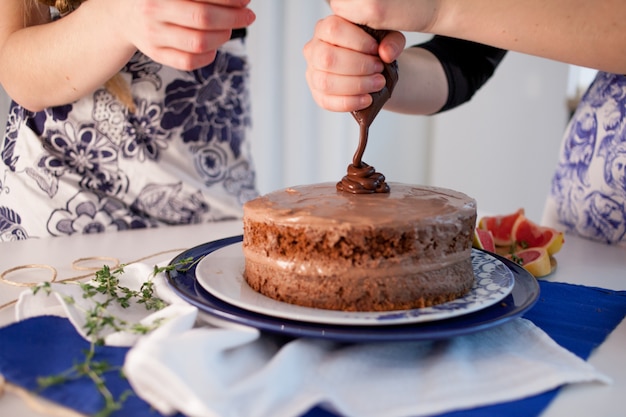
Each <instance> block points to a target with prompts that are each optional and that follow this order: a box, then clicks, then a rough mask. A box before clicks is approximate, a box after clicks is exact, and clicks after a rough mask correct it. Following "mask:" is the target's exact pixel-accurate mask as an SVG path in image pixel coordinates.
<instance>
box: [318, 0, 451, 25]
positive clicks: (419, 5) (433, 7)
mask: <svg viewBox="0 0 626 417" xmlns="http://www.w3.org/2000/svg"><path fill="white" fill-rule="evenodd" d="M329 3H330V7H331V9H332V11H333V12H334V13H335V14H336V15H337V16H341V17H343V18H344V19H346V20H349V21H351V22H355V23H359V24H363V25H367V26H370V27H372V28H374V29H387V30H398V31H400V30H402V31H413V32H428V29H429V28H430V27H431V25H432V24H433V23H434V22H435V20H436V18H437V10H438V3H439V2H438V0H329Z"/></svg>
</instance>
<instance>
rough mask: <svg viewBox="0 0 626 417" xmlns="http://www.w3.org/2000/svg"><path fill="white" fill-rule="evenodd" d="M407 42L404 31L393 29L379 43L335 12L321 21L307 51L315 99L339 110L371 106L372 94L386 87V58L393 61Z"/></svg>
mask: <svg viewBox="0 0 626 417" xmlns="http://www.w3.org/2000/svg"><path fill="white" fill-rule="evenodd" d="M405 44H406V39H405V37H404V35H403V34H402V33H400V32H395V31H391V32H389V33H388V34H387V36H385V38H384V39H383V40H382V41H381V42H380V44H378V43H377V42H376V40H375V39H374V38H373V37H371V36H370V35H368V34H367V33H366V32H365V31H364V30H363V29H361V28H360V27H358V26H357V25H355V24H354V23H351V22H349V21H347V20H345V19H342V18H341V17H338V16H333V15H331V16H328V17H326V18H324V19H322V20H320V21H319V22H318V23H317V25H316V26H315V31H314V34H313V38H312V39H311V40H310V41H309V42H308V43H307V44H306V45H305V46H304V50H303V53H304V57H305V59H306V61H307V71H306V80H307V83H308V84H309V88H310V90H311V93H312V95H313V99H314V100H315V102H316V103H317V104H318V105H319V106H320V107H322V108H324V109H326V110H331V111H337V112H349V111H354V110H361V109H364V108H366V107H368V106H369V105H370V104H371V103H372V97H371V95H370V94H369V93H373V92H376V91H379V90H381V89H382V88H383V87H384V86H385V77H384V76H383V75H382V74H381V72H382V70H383V61H384V62H387V63H390V62H393V61H394V60H395V59H396V58H397V57H398V56H399V55H400V53H401V52H402V50H403V49H404V46H405Z"/></svg>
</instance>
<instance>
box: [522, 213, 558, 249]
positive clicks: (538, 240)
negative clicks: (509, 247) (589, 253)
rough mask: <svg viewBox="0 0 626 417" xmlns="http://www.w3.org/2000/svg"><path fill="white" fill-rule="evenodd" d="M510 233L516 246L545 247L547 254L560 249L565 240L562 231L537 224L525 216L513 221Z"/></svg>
mask: <svg viewBox="0 0 626 417" xmlns="http://www.w3.org/2000/svg"><path fill="white" fill-rule="evenodd" d="M512 235H513V240H515V242H516V244H517V246H518V247H520V248H539V247H540V248H545V249H546V250H547V251H548V254H549V255H554V254H555V253H557V252H558V251H560V250H561V247H562V246H563V243H564V242H565V238H564V236H563V232H559V231H558V230H556V229H553V228H551V227H544V226H539V225H538V224H536V223H534V222H532V221H530V220H528V219H527V218H523V219H520V220H519V221H517V222H516V223H515V226H514V228H513V232H512Z"/></svg>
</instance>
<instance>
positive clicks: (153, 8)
mask: <svg viewBox="0 0 626 417" xmlns="http://www.w3.org/2000/svg"><path fill="white" fill-rule="evenodd" d="M249 2H250V0H136V1H129V0H122V2H121V3H120V2H118V4H125V6H121V7H126V8H127V9H130V10H128V11H127V13H126V16H128V19H126V20H125V21H124V22H122V25H123V26H122V27H121V28H120V29H121V30H122V31H124V32H126V33H127V38H128V40H129V41H130V42H131V43H132V44H133V45H134V46H135V47H136V48H137V49H139V50H141V51H142V52H143V53H145V54H146V55H148V56H149V57H150V58H152V59H153V60H155V61H157V62H160V63H162V64H165V65H169V66H172V67H175V68H178V69H182V70H191V69H194V68H199V67H203V66H205V65H208V64H210V63H211V62H212V61H213V59H215V54H216V51H217V49H218V48H219V47H220V46H221V45H223V44H224V43H225V42H227V41H228V40H229V39H230V35H231V32H232V30H233V29H238V28H244V27H247V26H249V25H250V24H252V22H254V20H255V18H256V16H255V14H254V12H253V11H252V10H250V9H249V8H248V7H247V5H248V4H249Z"/></svg>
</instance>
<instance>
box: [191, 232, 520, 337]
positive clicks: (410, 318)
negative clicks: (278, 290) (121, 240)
mask: <svg viewBox="0 0 626 417" xmlns="http://www.w3.org/2000/svg"><path fill="white" fill-rule="evenodd" d="M244 262H245V261H244V257H243V252H242V249H241V243H240V242H239V243H235V244H232V245H229V246H226V247H223V248H221V249H218V250H216V251H214V252H211V253H209V254H208V255H206V256H205V257H204V258H203V259H202V260H201V261H200V262H199V263H198V266H197V267H196V279H197V281H198V283H199V284H200V285H201V286H202V288H204V289H205V290H206V291H208V292H209V293H211V294H212V295H213V296H215V297H217V298H219V299H221V300H222V301H225V302H227V303H229V304H232V305H234V306H237V307H240V308H243V309H246V310H249V311H253V312H256V313H260V314H265V315H268V316H273V317H280V318H285V319H290V320H298V321H305V322H311V323H324V324H335V325H351V326H354V325H357V326H359V325H361V326H372V325H395V324H407V323H420V322H428V321H435V320H443V319H448V318H452V317H457V316H461V315H465V314H469V313H473V312H475V311H478V310H482V309H483V308H486V307H489V306H491V305H494V304H495V303H497V302H498V301H501V300H502V299H504V298H505V297H506V296H507V295H509V293H510V292H511V290H512V289H513V285H514V284H515V279H514V277H513V273H512V272H511V270H510V269H509V268H508V267H507V266H506V265H504V264H503V263H502V262H501V261H499V260H498V259H496V258H495V257H493V256H491V255H489V254H488V253H485V252H483V251H478V250H472V266H473V268H474V275H475V277H476V281H475V282H474V286H473V288H472V289H471V290H470V291H469V292H468V293H467V294H466V295H465V296H464V297H461V298H458V299H456V300H453V301H450V302H447V303H444V304H438V305H435V306H432V307H425V308H416V309H411V310H396V311H385V312H347V311H336V310H325V309H318V308H310V307H301V306H298V305H295V304H289V303H284V302H281V301H276V300H274V299H272V298H269V297H266V296H264V295H263V294H261V293H258V292H256V291H255V290H253V289H252V288H251V287H250V286H249V285H248V284H247V283H246V281H245V279H244V278H243V269H244Z"/></svg>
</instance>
